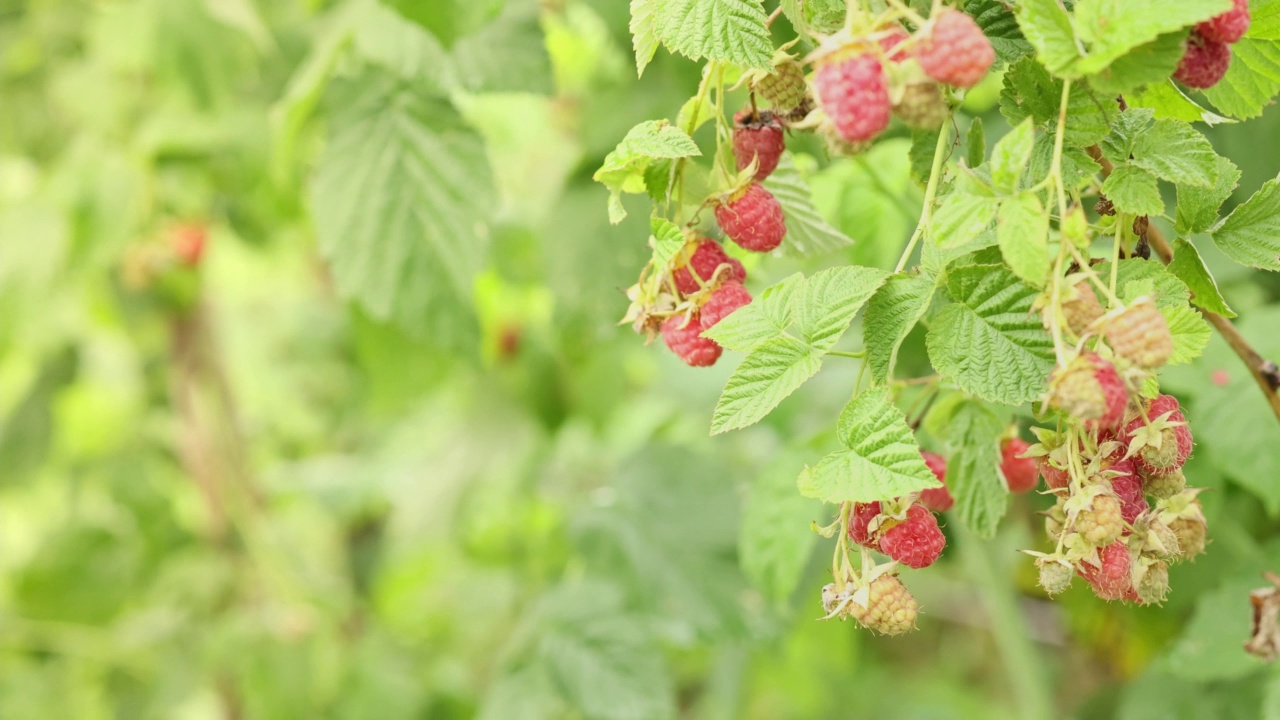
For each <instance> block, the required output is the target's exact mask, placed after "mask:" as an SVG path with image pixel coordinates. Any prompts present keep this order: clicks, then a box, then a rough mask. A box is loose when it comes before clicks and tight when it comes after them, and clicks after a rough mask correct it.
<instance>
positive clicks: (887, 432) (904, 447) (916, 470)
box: [798, 389, 939, 503]
mask: <svg viewBox="0 0 1280 720" xmlns="http://www.w3.org/2000/svg"><path fill="white" fill-rule="evenodd" d="M837 434H838V435H839V436H840V440H841V442H843V443H844V445H845V447H846V448H847V449H846V450H840V451H837V452H834V453H831V454H830V455H827V456H826V457H824V458H823V459H822V460H821V461H820V462H819V463H818V464H817V465H815V466H814V467H812V468H809V469H808V470H807V471H806V472H805V473H803V474H801V476H800V480H799V482H798V485H799V487H800V494H801V495H804V496H805V497H812V498H817V499H819V500H822V501H823V502H830V503H842V502H872V501H876V500H888V499H890V498H895V497H899V496H902V495H906V494H907V493H911V492H916V491H919V490H924V489H925V488H930V487H938V485H939V483H938V480H937V478H935V477H934V476H933V473H931V472H930V471H929V468H928V467H926V466H925V464H924V459H923V458H922V457H921V455H920V446H919V445H917V444H916V439H915V436H914V435H913V434H912V433H911V428H909V427H907V422H906V419H905V418H903V416H902V411H900V410H898V408H897V407H896V406H895V405H894V404H893V403H892V402H890V401H889V397H888V393H887V391H885V390H881V389H868V390H864V391H862V392H861V393H859V394H858V396H857V397H855V398H854V399H853V400H852V401H851V402H850V403H849V404H848V405H847V406H845V409H844V411H843V412H841V413H840V420H839V422H838V424H837Z"/></svg>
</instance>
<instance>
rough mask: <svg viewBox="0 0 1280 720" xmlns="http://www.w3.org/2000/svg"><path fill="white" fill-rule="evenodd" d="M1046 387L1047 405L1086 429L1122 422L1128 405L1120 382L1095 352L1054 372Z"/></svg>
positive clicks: (1112, 426)
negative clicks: (1082, 424)
mask: <svg viewBox="0 0 1280 720" xmlns="http://www.w3.org/2000/svg"><path fill="white" fill-rule="evenodd" d="M1050 387H1051V388H1052V389H1051V390H1050V396H1049V399H1050V402H1051V404H1052V405H1054V406H1055V407H1058V408H1060V409H1062V410H1063V411H1064V412H1066V413H1068V414H1069V415H1072V416H1074V417H1076V418H1079V419H1080V420H1082V421H1084V424H1085V427H1087V428H1089V429H1090V430H1105V429H1108V428H1114V427H1116V426H1118V425H1119V424H1120V423H1121V422H1122V421H1123V420H1124V411H1125V408H1126V407H1127V406H1128V404H1129V393H1128V391H1127V390H1125V387H1124V380H1123V379H1121V377H1120V373H1118V372H1116V368H1115V366H1114V365H1112V364H1111V363H1110V362H1108V361H1107V360H1104V359H1103V358H1102V357H1101V356H1099V355H1097V354H1096V353H1091V352H1090V353H1085V354H1083V355H1080V356H1079V357H1077V358H1076V359H1075V360H1072V361H1071V364H1069V365H1067V366H1066V367H1064V368H1058V369H1057V370H1055V371H1054V373H1053V377H1052V378H1051V379H1050Z"/></svg>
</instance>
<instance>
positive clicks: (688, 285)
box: [671, 240, 747, 295]
mask: <svg viewBox="0 0 1280 720" xmlns="http://www.w3.org/2000/svg"><path fill="white" fill-rule="evenodd" d="M721 265H728V266H729V267H728V268H726V269H725V271H724V272H722V273H721V275H720V277H721V278H722V279H723V280H724V281H726V282H731V281H732V282H744V281H745V280H746V279H747V271H746V270H745V269H744V268H743V267H742V263H740V262H738V261H737V260H735V259H733V258H731V257H729V256H728V255H725V254H724V248H721V247H720V243H718V242H716V241H715V240H702V241H700V242H699V243H698V247H697V248H696V249H695V250H694V251H693V254H691V255H690V256H689V262H688V263H686V264H685V265H682V266H681V267H678V268H676V269H675V272H673V273H671V278H672V280H674V281H675V285H676V290H678V291H680V293H681V294H682V295H692V294H693V293H695V292H697V291H698V290H699V289H701V286H700V285H699V284H698V280H699V279H700V280H701V281H702V282H704V283H707V282H711V278H712V277H713V276H714V275H715V274H716V268H718V267H720V266H721ZM695 274H696V275H697V279H695V278H694V275H695Z"/></svg>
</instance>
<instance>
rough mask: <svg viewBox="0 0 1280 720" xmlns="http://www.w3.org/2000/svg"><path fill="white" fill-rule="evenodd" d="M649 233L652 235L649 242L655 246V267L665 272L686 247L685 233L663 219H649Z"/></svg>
mask: <svg viewBox="0 0 1280 720" xmlns="http://www.w3.org/2000/svg"><path fill="white" fill-rule="evenodd" d="M649 232H650V233H652V235H651V236H650V239H649V242H651V243H652V244H653V266H654V268H656V269H657V270H658V272H663V271H665V269H666V267H667V265H668V264H669V263H670V262H671V259H672V258H674V257H675V256H676V253H678V252H680V250H681V248H683V247H684V245H685V237H684V233H683V232H681V231H680V227H679V226H678V225H676V224H675V223H673V222H671V221H670V220H668V219H666V218H662V217H651V218H649Z"/></svg>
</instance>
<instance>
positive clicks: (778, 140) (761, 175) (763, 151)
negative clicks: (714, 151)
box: [733, 108, 787, 180]
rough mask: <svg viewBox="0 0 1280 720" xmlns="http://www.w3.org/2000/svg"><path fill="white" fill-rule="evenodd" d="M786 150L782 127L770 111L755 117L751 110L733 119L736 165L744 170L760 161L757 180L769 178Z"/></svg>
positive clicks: (739, 113) (742, 111) (741, 112)
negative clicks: (754, 161)
mask: <svg viewBox="0 0 1280 720" xmlns="http://www.w3.org/2000/svg"><path fill="white" fill-rule="evenodd" d="M786 147H787V144H786V139H785V138H784V137H783V135H782V125H781V124H780V123H779V122H778V119H777V118H776V117H774V115H773V113H771V112H769V111H768V110H764V111H762V112H760V113H759V114H758V115H755V116H754V117H753V116H752V112H751V109H750V108H748V109H746V110H741V111H739V112H738V114H737V115H734V116H733V157H734V162H736V163H737V165H738V169H739V170H742V169H743V168H745V167H746V166H748V165H750V164H751V161H752V160H753V159H754V160H756V175H755V177H756V180H764V179H765V178H767V177H769V175H770V174H771V173H772V172H773V171H774V170H775V169H776V168H777V167H778V158H781V157H782V151H783V150H785V149H786Z"/></svg>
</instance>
